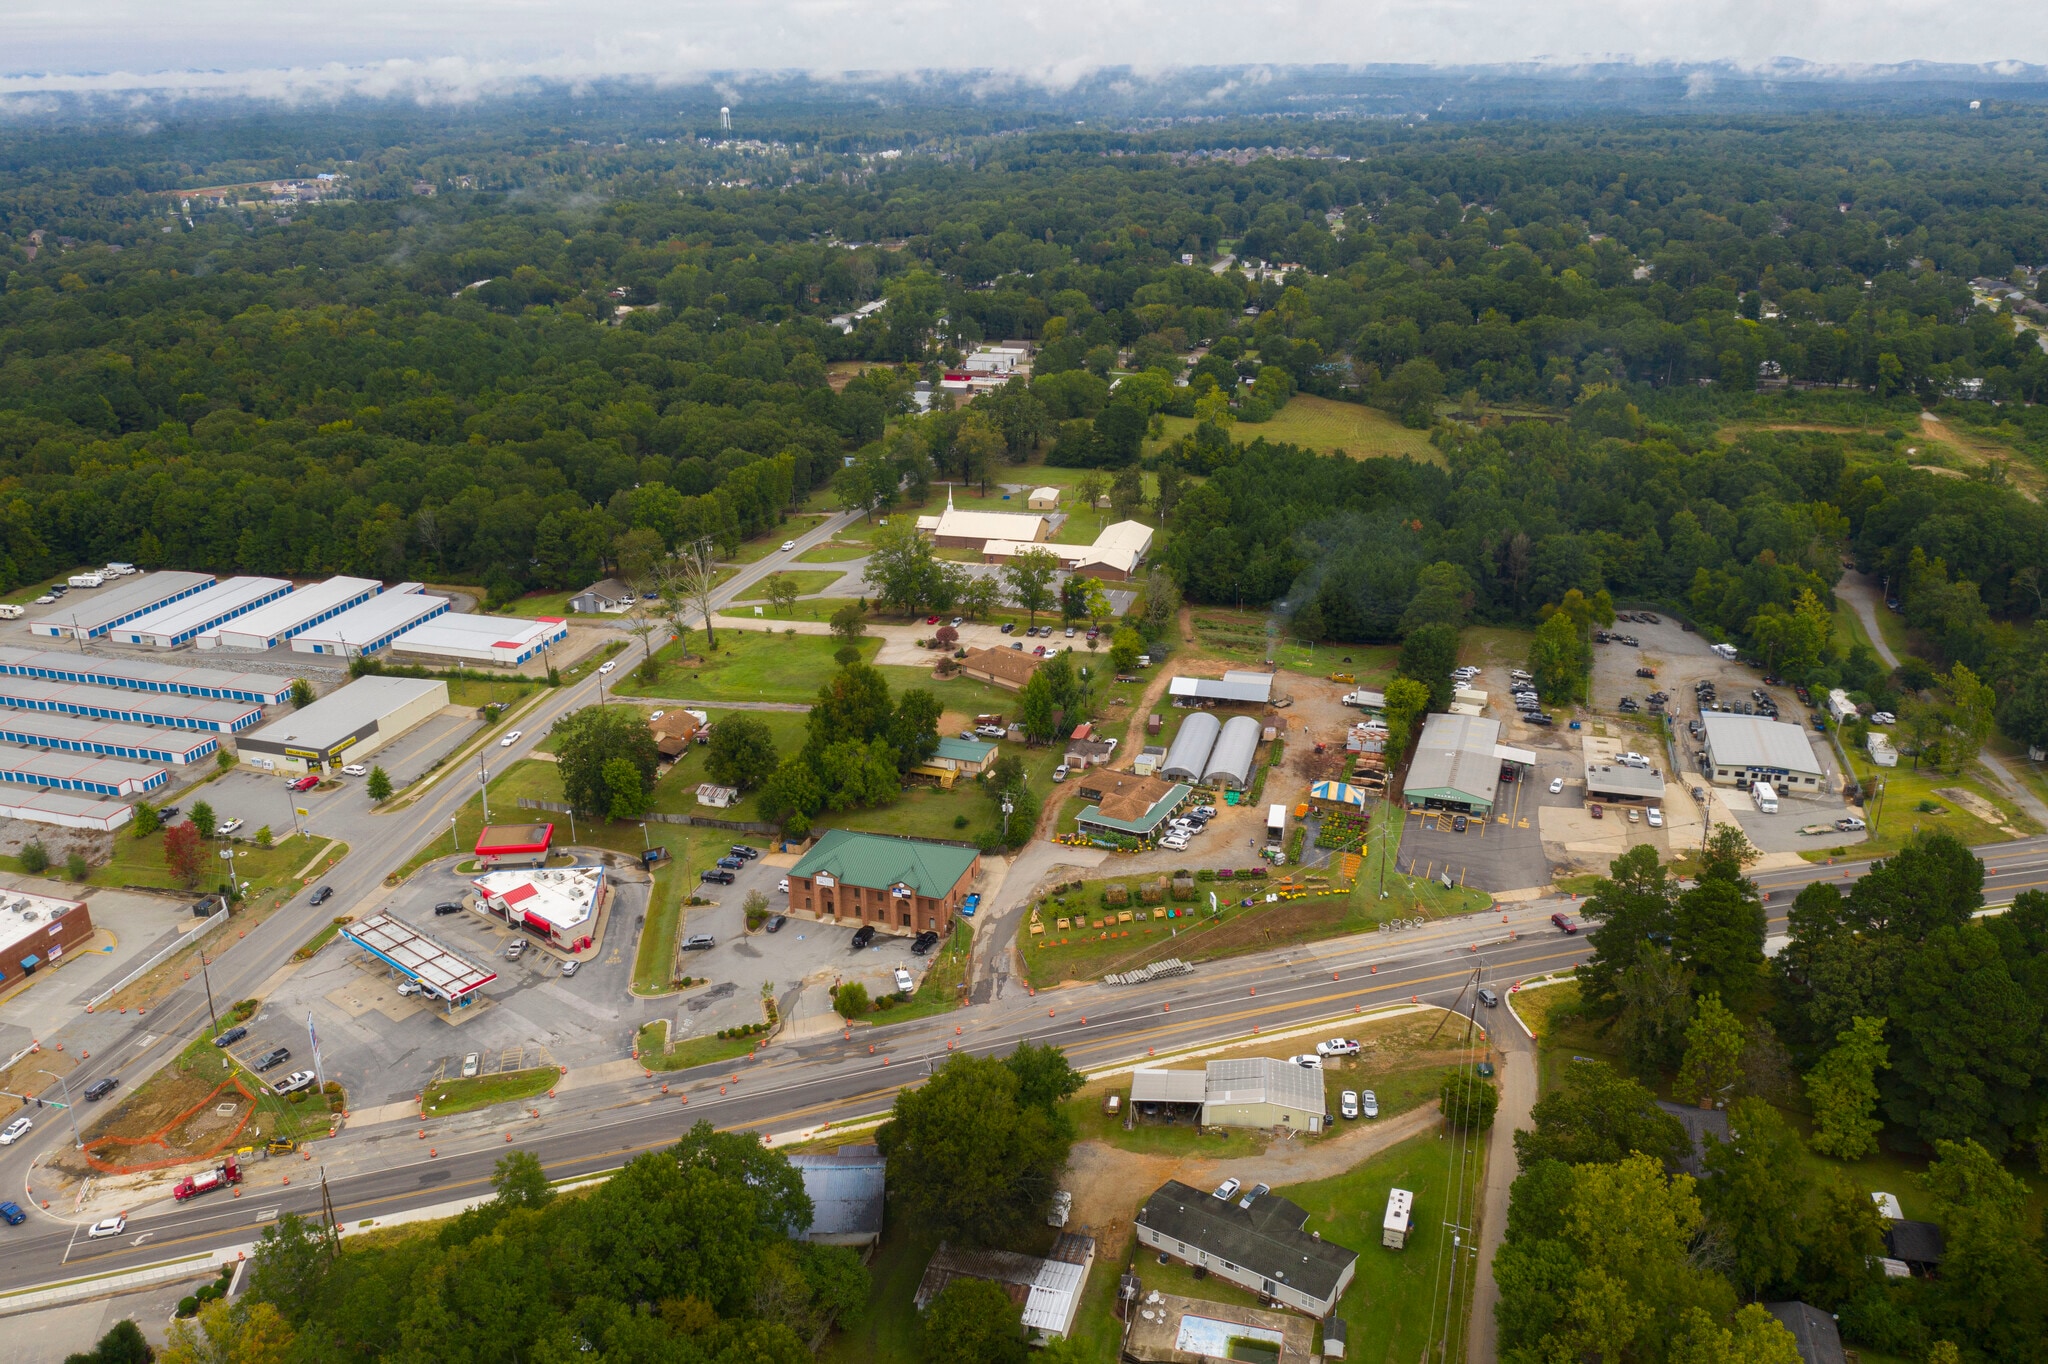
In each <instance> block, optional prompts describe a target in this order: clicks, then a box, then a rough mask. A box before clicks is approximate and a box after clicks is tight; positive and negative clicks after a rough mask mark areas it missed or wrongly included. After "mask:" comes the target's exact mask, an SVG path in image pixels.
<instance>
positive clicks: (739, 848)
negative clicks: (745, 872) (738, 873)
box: [731, 843, 761, 862]
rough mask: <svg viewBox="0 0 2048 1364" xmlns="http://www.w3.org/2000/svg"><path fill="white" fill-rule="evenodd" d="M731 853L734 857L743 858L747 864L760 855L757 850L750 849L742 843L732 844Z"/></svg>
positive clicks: (759, 851)
mask: <svg viewBox="0 0 2048 1364" xmlns="http://www.w3.org/2000/svg"><path fill="white" fill-rule="evenodd" d="M731 851H732V855H733V856H734V857H739V858H744V859H746V860H747V861H749V862H751V861H753V860H754V859H755V858H757V857H759V856H760V855H761V850H760V849H759V848H750V847H748V846H747V845H746V844H744V843H735V844H733V845H732V849H731Z"/></svg>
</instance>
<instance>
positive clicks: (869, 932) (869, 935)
mask: <svg viewBox="0 0 2048 1364" xmlns="http://www.w3.org/2000/svg"><path fill="white" fill-rule="evenodd" d="M874 940H875V926H874V925H873V924H862V925H861V926H860V927H859V928H856V929H854V930H853V950H854V951H856V952H858V951H860V950H861V949H862V948H863V947H866V946H867V945H868V944H869V943H871V942H873V941H874Z"/></svg>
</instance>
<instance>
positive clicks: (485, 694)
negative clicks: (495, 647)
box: [448, 678, 541, 706]
mask: <svg viewBox="0 0 2048 1364" xmlns="http://www.w3.org/2000/svg"><path fill="white" fill-rule="evenodd" d="M540 685H541V684H540V683H538V682H525V681H521V682H474V681H471V680H469V679H467V678H462V679H458V680H456V681H453V682H450V683H449V684H448V703H449V704H450V705H454V706H491V705H497V706H511V705H517V704H518V703H519V702H521V701H524V700H525V699H526V698H527V697H529V696H531V695H533V694H534V693H535V692H537V691H539V690H540Z"/></svg>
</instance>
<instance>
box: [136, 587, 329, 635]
mask: <svg viewBox="0 0 2048 1364" xmlns="http://www.w3.org/2000/svg"><path fill="white" fill-rule="evenodd" d="M291 590H292V585H291V584H290V583H288V582H286V581H285V580H284V579H283V578H229V579H228V580H227V581H226V582H224V583H215V584H214V585H213V586H212V587H209V588H207V589H206V590H205V591H203V592H195V593H193V594H192V595H191V596H189V597H186V598H185V599H183V600H182V601H176V602H172V603H171V604H170V605H169V606H162V607H158V608H157V609H156V610H154V611H152V612H150V613H149V614H148V615H146V616H137V617H136V618H135V619H134V620H131V621H129V622H128V623H127V624H126V625H123V626H122V627H121V628H120V629H119V630H117V631H115V632H114V633H113V635H112V636H111V637H112V638H114V639H117V640H119V641H121V642H122V643H123V644H143V645H147V646H149V647H150V648H152V649H175V648H177V647H178V646H179V645H180V644H188V643H190V642H191V641H193V640H195V639H197V638H198V637H199V636H200V635H202V634H204V633H205V632H206V631H208V630H211V629H212V628H213V627H214V626H216V625H219V624H220V623H221V622H222V621H225V620H233V619H234V618H235V617H237V616H246V615H248V614H249V613H250V612H251V611H254V610H255V609H256V608H257V607H259V606H264V605H267V604H268V603H270V602H274V601H276V600H277V599H278V598H279V597H282V596H284V595H286V594H287V593H289V592H290V591H291Z"/></svg>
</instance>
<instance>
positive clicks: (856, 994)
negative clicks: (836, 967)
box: [832, 980, 873, 1019]
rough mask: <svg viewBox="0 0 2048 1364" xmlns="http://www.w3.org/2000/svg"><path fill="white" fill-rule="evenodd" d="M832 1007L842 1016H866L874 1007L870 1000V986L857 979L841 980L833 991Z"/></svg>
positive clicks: (847, 1017) (849, 1017)
mask: <svg viewBox="0 0 2048 1364" xmlns="http://www.w3.org/2000/svg"><path fill="white" fill-rule="evenodd" d="M832 1007H833V1009H834V1010H836V1011H837V1012H838V1014H839V1016H840V1017H841V1018H846V1019H855V1018H866V1017H867V1016H868V1010H869V1009H870V1008H872V1007H873V1006H872V1005H871V1004H870V1003H869V1002H868V987H867V986H865V985H863V984H861V983H860V982H859V981H857V980H849V981H843V982H841V983H840V985H839V986H838V988H836V989H834V990H833V991H832Z"/></svg>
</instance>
